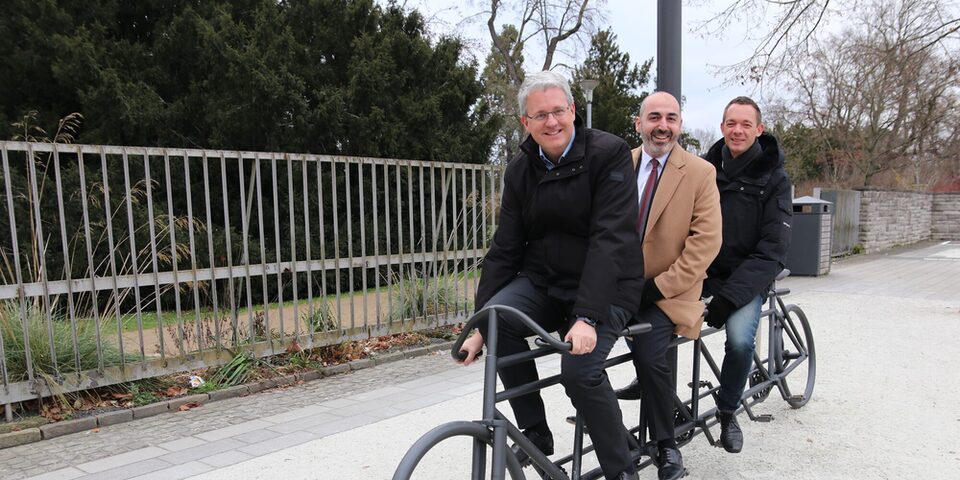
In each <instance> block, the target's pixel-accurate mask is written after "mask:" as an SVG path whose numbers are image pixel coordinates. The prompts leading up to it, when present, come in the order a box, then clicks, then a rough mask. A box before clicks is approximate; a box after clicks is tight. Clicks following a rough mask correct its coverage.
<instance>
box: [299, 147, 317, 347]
mask: <svg viewBox="0 0 960 480" xmlns="http://www.w3.org/2000/svg"><path fill="white" fill-rule="evenodd" d="M307 165H308V163H307V159H306V158H301V159H300V178H301V181H302V183H303V195H301V197H303V241H304V245H303V246H304V249H305V250H306V251H305V252H304V254H305V255H306V261H307V309H308V310H307V315H308V316H307V320H308V321H307V322H306V325H307V327H310V326H311V324H310V322H311V321H315V318H314V316H313V315H314V310H313V265H312V263H311V262H312V261H313V255H311V253H312V252H311V251H310V250H311V249H310V201H309V198H310V195H309V194H308V193H307V192H309V191H310V189H309V188H308V185H307V184H308V182H307ZM310 333H313V332H310Z"/></svg>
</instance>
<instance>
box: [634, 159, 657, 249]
mask: <svg viewBox="0 0 960 480" xmlns="http://www.w3.org/2000/svg"><path fill="white" fill-rule="evenodd" d="M659 165H660V162H658V161H657V159H656V158H651V159H650V176H649V177H647V183H646V184H644V186H643V193H642V194H641V195H640V216H639V217H637V229H638V230H639V229H641V228H643V227H644V226H645V225H646V220H647V212H648V211H649V210H650V203H651V202H653V187H654V186H655V185H656V183H657V167H658V166H659ZM641 233H642V232H641Z"/></svg>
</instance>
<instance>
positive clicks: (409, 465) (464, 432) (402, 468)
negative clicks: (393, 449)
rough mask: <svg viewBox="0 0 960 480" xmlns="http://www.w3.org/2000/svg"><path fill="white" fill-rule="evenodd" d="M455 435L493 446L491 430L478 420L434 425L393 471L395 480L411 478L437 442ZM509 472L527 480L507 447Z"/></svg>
mask: <svg viewBox="0 0 960 480" xmlns="http://www.w3.org/2000/svg"><path fill="white" fill-rule="evenodd" d="M453 437H472V438H474V439H476V440H480V441H482V442H484V443H486V444H487V446H490V447H492V446H493V438H492V436H491V435H490V430H489V429H488V428H487V427H485V426H484V425H481V424H479V423H476V422H468V421H456V422H449V423H444V424H443V425H439V426H437V427H434V428H433V429H432V430H430V431H429V432H427V433H425V434H423V436H421V437H420V438H419V439H418V440H417V441H416V442H415V443H414V444H413V445H412V446H411V447H410V449H409V450H407V453H406V454H405V455H404V456H403V459H402V460H400V464H399V465H398V466H397V469H396V471H394V473H393V480H410V478H411V475H413V471H414V470H415V469H416V468H417V466H418V465H419V464H420V460H422V459H423V457H424V456H425V455H426V454H427V452H429V451H430V449H432V448H433V447H435V446H436V445H437V444H439V443H441V442H443V441H444V440H448V439H450V438H453ZM507 473H508V474H509V475H510V478H511V479H513V480H526V476H525V475H524V473H523V468H522V467H521V466H520V462H519V461H517V457H516V456H515V455H514V454H513V453H512V452H510V450H509V448H508V449H507Z"/></svg>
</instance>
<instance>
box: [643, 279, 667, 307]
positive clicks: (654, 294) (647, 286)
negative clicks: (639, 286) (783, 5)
mask: <svg viewBox="0 0 960 480" xmlns="http://www.w3.org/2000/svg"><path fill="white" fill-rule="evenodd" d="M661 298H663V292H661V291H660V289H659V288H657V282H654V281H653V279H652V278H651V279H649V280H647V281H645V282H643V291H642V292H640V307H641V308H646V307H649V306H650V305H653V302H656V301H657V300H660V299H661Z"/></svg>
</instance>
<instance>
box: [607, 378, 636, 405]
mask: <svg viewBox="0 0 960 480" xmlns="http://www.w3.org/2000/svg"><path fill="white" fill-rule="evenodd" d="M613 393H616V394H617V398H619V399H620V400H640V397H642V396H643V387H641V386H640V379H637V378H634V379H633V381H632V382H630V385H627V386H626V387H623V388H621V389H619V390H614V392H613Z"/></svg>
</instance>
